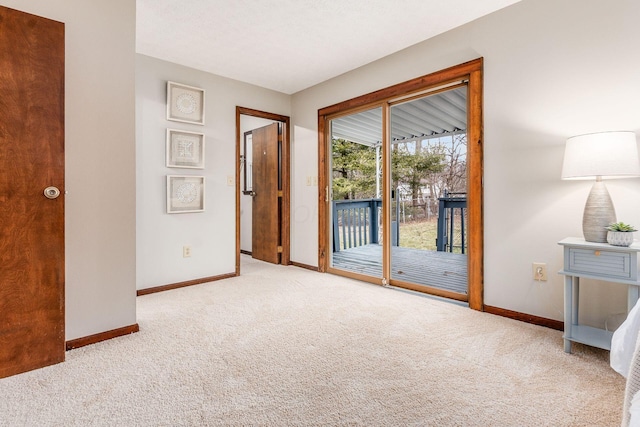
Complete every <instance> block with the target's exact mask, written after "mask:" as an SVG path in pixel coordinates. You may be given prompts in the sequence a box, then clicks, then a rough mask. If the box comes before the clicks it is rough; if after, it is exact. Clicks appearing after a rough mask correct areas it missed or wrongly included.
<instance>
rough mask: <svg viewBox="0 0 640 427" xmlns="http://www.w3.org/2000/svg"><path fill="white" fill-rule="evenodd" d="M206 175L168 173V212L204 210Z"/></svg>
mask: <svg viewBox="0 0 640 427" xmlns="http://www.w3.org/2000/svg"><path fill="white" fill-rule="evenodd" d="M204 190H205V179H204V176H193V175H167V213H170V214H173V213H190V212H204Z"/></svg>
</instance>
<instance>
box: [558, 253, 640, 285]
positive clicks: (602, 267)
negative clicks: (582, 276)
mask: <svg viewBox="0 0 640 427" xmlns="http://www.w3.org/2000/svg"><path fill="white" fill-rule="evenodd" d="M569 271H572V272H576V273H588V274H592V275H595V276H606V277H620V278H624V279H632V278H634V277H635V274H633V275H632V272H631V254H630V253H624V252H610V251H601V250H590V249H576V248H569Z"/></svg>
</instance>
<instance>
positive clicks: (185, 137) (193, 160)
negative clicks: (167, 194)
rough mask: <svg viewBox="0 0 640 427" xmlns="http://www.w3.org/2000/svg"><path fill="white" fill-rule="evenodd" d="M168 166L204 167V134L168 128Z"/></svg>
mask: <svg viewBox="0 0 640 427" xmlns="http://www.w3.org/2000/svg"><path fill="white" fill-rule="evenodd" d="M166 157H167V158H166V166H167V167H168V168H187V169H204V134H203V133H198V132H189V131H186V130H178V129H167V156H166Z"/></svg>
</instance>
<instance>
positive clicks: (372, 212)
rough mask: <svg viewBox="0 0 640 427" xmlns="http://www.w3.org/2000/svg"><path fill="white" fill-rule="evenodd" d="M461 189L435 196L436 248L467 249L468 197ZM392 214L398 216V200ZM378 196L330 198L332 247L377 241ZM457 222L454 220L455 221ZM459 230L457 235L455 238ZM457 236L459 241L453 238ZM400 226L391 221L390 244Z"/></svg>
mask: <svg viewBox="0 0 640 427" xmlns="http://www.w3.org/2000/svg"><path fill="white" fill-rule="evenodd" d="M462 194H464V193H446V192H445V197H440V198H439V199H438V231H437V238H436V248H437V250H438V251H443V252H454V251H455V250H456V249H459V250H460V251H461V252H462V253H463V254H464V253H465V251H466V245H467V242H466V230H465V216H466V209H467V198H466V194H464V196H462ZM394 205H395V207H396V213H395V218H399V204H398V203H394ZM381 207H382V200H381V199H357V200H334V201H333V251H334V252H338V251H340V250H342V249H349V248H355V247H358V246H364V245H368V244H374V243H380V237H379V231H380V225H379V218H380V209H381ZM456 222H457V224H456ZM458 231H459V234H460V238H459V239H456V233H457V232H458ZM456 240H459V243H457V242H456ZM399 242H400V227H399V222H398V221H392V222H391V244H392V245H393V246H398V245H399Z"/></svg>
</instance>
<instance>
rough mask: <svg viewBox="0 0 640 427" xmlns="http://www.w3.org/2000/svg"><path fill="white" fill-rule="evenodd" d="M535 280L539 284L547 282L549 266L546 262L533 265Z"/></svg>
mask: <svg viewBox="0 0 640 427" xmlns="http://www.w3.org/2000/svg"><path fill="white" fill-rule="evenodd" d="M533 280H536V281H538V282H546V281H547V264H546V263H544V262H534V263H533Z"/></svg>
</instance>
